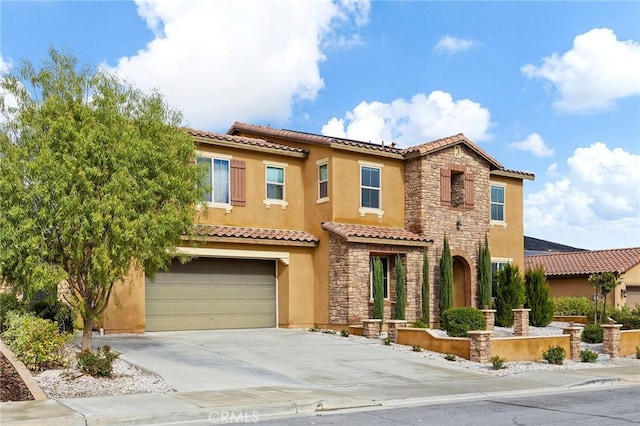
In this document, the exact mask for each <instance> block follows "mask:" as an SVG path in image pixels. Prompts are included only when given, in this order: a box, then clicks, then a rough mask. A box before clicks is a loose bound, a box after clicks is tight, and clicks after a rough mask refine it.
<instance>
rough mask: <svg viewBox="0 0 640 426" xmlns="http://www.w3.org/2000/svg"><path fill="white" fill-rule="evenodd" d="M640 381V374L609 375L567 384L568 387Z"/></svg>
mask: <svg viewBox="0 0 640 426" xmlns="http://www.w3.org/2000/svg"><path fill="white" fill-rule="evenodd" d="M639 382H640V375H638V376H630V377H607V378H604V379H588V380H583V381H581V382H578V383H574V384H572V385H569V386H567V388H568V389H573V388H579V387H582V386H593V385H614V384H634V383H639Z"/></svg>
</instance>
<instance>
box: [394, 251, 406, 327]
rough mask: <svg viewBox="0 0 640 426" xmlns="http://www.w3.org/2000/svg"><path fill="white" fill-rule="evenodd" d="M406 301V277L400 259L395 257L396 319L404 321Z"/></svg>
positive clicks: (397, 256)
mask: <svg viewBox="0 0 640 426" xmlns="http://www.w3.org/2000/svg"><path fill="white" fill-rule="evenodd" d="M406 301H407V289H406V277H405V273H404V266H403V265H402V258H401V257H400V255H399V254H398V255H396V319H399V320H403V319H405V305H406Z"/></svg>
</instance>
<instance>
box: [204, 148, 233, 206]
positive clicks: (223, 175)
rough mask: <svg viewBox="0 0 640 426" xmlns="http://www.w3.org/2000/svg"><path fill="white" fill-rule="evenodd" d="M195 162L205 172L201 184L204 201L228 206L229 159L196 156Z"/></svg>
mask: <svg viewBox="0 0 640 426" xmlns="http://www.w3.org/2000/svg"><path fill="white" fill-rule="evenodd" d="M197 162H198V164H203V167H204V168H205V170H206V172H205V177H204V182H203V187H204V188H206V191H205V193H204V200H205V201H206V202H207V203H212V204H227V205H228V204H230V197H231V195H230V194H231V179H230V170H231V168H230V164H229V159H225V158H215V157H204V156H198V157H197Z"/></svg>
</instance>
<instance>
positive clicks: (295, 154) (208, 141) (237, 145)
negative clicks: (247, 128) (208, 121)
mask: <svg viewBox="0 0 640 426" xmlns="http://www.w3.org/2000/svg"><path fill="white" fill-rule="evenodd" d="M193 139H194V140H195V141H196V142H198V143H203V144H207V145H214V146H221V147H224V148H234V149H244V150H246V151H254V152H264V153H269V154H276V155H280V156H285V157H293V158H303V159H306V158H307V157H308V156H309V154H308V152H296V151H288V150H285V149H278V148H272V147H267V146H256V145H250V144H243V143H238V142H229V141H223V140H220V139H210V138H205V137H202V136H193Z"/></svg>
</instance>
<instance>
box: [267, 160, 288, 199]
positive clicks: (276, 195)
mask: <svg viewBox="0 0 640 426" xmlns="http://www.w3.org/2000/svg"><path fill="white" fill-rule="evenodd" d="M267 199H268V200H284V168H282V167H275V166H267Z"/></svg>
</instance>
